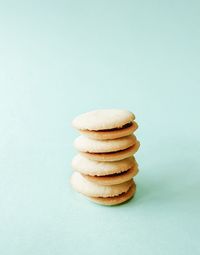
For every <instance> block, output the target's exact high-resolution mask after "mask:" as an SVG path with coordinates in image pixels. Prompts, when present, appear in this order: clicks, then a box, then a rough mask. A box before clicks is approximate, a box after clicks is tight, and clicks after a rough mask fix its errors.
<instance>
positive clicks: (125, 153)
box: [80, 141, 140, 161]
mask: <svg viewBox="0 0 200 255" xmlns="http://www.w3.org/2000/svg"><path fill="white" fill-rule="evenodd" d="M139 147H140V142H139V141H136V143H135V144H134V145H133V146H131V147H129V148H127V149H124V150H120V151H116V152H110V153H89V152H80V154H81V155H83V156H84V157H86V158H88V159H91V160H96V161H118V160H122V159H125V158H128V157H131V156H132V155H133V154H135V153H136V152H137V151H138V149H139Z"/></svg>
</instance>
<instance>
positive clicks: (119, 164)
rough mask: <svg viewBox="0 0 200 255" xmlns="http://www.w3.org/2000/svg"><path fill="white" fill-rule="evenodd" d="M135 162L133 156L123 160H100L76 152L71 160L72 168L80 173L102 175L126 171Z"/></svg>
mask: <svg viewBox="0 0 200 255" xmlns="http://www.w3.org/2000/svg"><path fill="white" fill-rule="evenodd" d="M135 164H137V163H136V161H135V158H134V157H129V158H126V159H123V160H118V161H112V162H102V161H94V160H90V159H88V158H86V157H84V156H82V155H81V154H77V155H76V156H75V157H74V158H73V160H72V168H73V169H74V170H76V171H78V172H80V173H82V174H86V175H91V176H102V175H109V174H116V173H121V172H124V171H127V170H128V169H130V168H131V167H133V166H134V165H135Z"/></svg>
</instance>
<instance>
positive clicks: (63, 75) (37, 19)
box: [0, 0, 200, 255]
mask: <svg viewBox="0 0 200 255" xmlns="http://www.w3.org/2000/svg"><path fill="white" fill-rule="evenodd" d="M199 13H200V2H199V1H189V0H188V1H178V0H176V1H147V0H146V1H109V0H108V1H105V0H103V1H88V0H86V1H67V0H66V1H25V0H24V1H4V3H3V2H2V1H1V6H0V38H1V39H0V141H1V142H0V254H1V255H27V254H28V255H60V254H70V255H73V254H83V255H90V254H96V255H100V254H113V255H118V254H119V255H121V254H138V255H151V254H152V255H164V254H166V255H169V254H178V255H188V254H193V255H196V254H200V245H199V243H200V199H199V196H200V169H199V168H200V118H199V109H200V74H199V66H200V15H199ZM110 107H115V108H125V109H129V110H131V111H133V112H134V113H135V114H136V116H137V121H138V123H139V125H140V128H139V130H138V131H137V136H138V139H139V140H140V141H141V145H142V146H141V149H140V151H139V152H138V153H137V160H138V162H139V165H140V173H139V175H138V177H137V178H136V181H137V185H138V190H137V195H136V197H135V199H134V200H132V201H131V202H130V203H126V204H124V205H123V206H117V207H102V206H98V205H95V204H93V203H91V202H88V201H87V200H86V199H85V198H84V197H82V196H81V195H78V194H76V193H75V192H73V191H72V190H71V188H70V185H69V183H68V179H69V176H70V175H71V167H70V161H71V159H72V157H73V155H75V151H74V149H73V147H72V142H73V140H74V138H75V137H76V136H77V135H78V134H77V133H76V132H75V131H74V130H72V128H71V120H72V119H73V117H74V116H76V115H77V114H79V113H81V112H84V111H88V110H92V109H96V108H110Z"/></svg>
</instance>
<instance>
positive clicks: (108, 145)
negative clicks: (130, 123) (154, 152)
mask: <svg viewBox="0 0 200 255" xmlns="http://www.w3.org/2000/svg"><path fill="white" fill-rule="evenodd" d="M135 143H136V137H135V136H134V135H129V136H125V137H121V138H118V139H114V140H93V139H90V138H88V137H86V136H83V135H81V136H79V137H77V138H76V139H75V141H74V147H75V148H76V149H77V150H79V151H81V152H89V153H110V152H116V151H121V150H125V149H127V148H129V147H131V146H133V145H134V144H135Z"/></svg>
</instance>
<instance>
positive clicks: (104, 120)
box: [72, 109, 135, 131]
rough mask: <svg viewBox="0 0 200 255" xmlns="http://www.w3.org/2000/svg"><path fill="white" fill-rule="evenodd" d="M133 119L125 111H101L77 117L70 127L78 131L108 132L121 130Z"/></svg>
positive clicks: (129, 113) (132, 116)
mask: <svg viewBox="0 0 200 255" xmlns="http://www.w3.org/2000/svg"><path fill="white" fill-rule="evenodd" d="M134 119H135V116H134V114H133V113H131V112H129V111H126V110H118V109H102V110H96V111H91V112H87V113H83V114H81V115H79V116H77V117H76V118H75V119H74V120H73V122H72V125H73V126H74V127H75V128H76V129H79V130H91V131H92V130H94V131H95V130H109V129H114V128H122V127H123V126H124V125H126V124H129V123H132V122H133V120H134Z"/></svg>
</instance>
